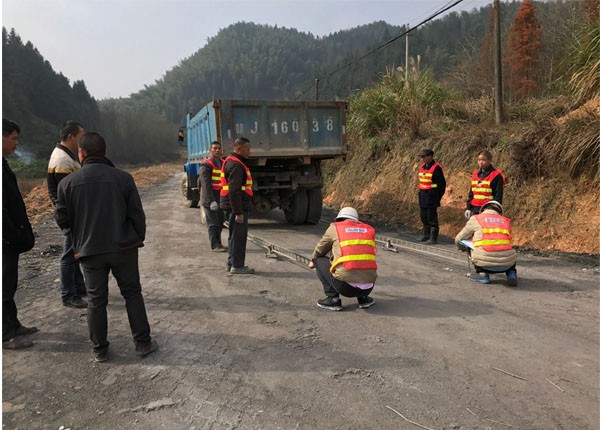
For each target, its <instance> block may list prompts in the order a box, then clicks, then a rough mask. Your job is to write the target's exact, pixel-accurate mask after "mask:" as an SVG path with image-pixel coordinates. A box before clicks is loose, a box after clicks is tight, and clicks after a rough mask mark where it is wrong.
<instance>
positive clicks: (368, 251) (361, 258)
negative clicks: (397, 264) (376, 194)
mask: <svg viewBox="0 0 600 430" xmlns="http://www.w3.org/2000/svg"><path fill="white" fill-rule="evenodd" d="M334 225H335V230H336V232H337V237H338V242H339V244H340V249H341V251H342V255H341V257H339V258H337V259H336V260H335V261H334V262H333V263H332V264H331V268H330V269H329V271H330V272H333V271H334V269H335V268H336V267H337V266H338V265H340V264H342V265H343V266H344V269H346V270H368V269H377V263H376V262H375V254H377V248H376V247H375V229H374V228H373V227H371V226H370V225H368V224H365V223H362V222H356V221H352V220H344V221H340V222H336V223H335V224H334Z"/></svg>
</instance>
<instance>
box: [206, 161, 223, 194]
mask: <svg viewBox="0 0 600 430" xmlns="http://www.w3.org/2000/svg"><path fill="white" fill-rule="evenodd" d="M202 162H203V163H206V164H208V165H210V167H212V174H211V177H210V180H211V185H212V189H213V190H217V191H218V190H220V189H221V168H220V167H217V165H216V164H215V163H214V162H213V161H212V159H211V158H210V157H207V158H205V159H204V160H202ZM221 165H223V160H221Z"/></svg>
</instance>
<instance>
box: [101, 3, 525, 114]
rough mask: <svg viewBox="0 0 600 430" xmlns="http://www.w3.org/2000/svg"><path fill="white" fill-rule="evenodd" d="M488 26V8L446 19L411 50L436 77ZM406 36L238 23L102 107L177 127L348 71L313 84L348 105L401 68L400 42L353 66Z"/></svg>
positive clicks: (383, 27) (296, 92) (307, 92)
mask: <svg viewBox="0 0 600 430" xmlns="http://www.w3.org/2000/svg"><path fill="white" fill-rule="evenodd" d="M515 8H516V5H507V7H506V14H507V15H510V14H514V11H513V9H515ZM488 20H489V8H482V9H480V10H474V11H473V12H470V13H468V12H463V13H461V14H457V13H451V14H449V15H448V16H446V17H444V18H441V19H439V20H435V21H432V22H431V23H429V24H427V25H425V26H423V27H422V28H420V29H418V30H417V31H416V32H415V36H414V37H411V48H410V49H409V51H410V53H414V55H415V57H416V55H417V54H418V55H420V57H421V58H422V66H423V67H428V68H431V69H432V70H433V71H434V73H435V74H436V75H438V76H442V75H444V74H445V73H447V72H448V71H449V70H451V69H452V68H453V67H455V66H456V65H457V64H458V63H459V62H460V61H461V60H462V59H463V58H464V55H463V53H464V51H465V49H467V47H473V46H478V47H479V46H480V45H481V40H482V39H483V38H484V36H485V33H486V31H487V24H488ZM404 30H405V28H404V27H399V26H393V25H390V24H387V23H385V22H374V23H371V24H368V25H364V26H360V27H356V28H352V29H349V30H344V31H339V32H336V33H332V34H330V35H328V36H325V37H315V36H313V35H312V34H309V33H302V32H299V31H297V30H295V29H288V28H282V27H273V26H268V25H258V24H254V23H245V22H241V23H237V24H233V25H231V26H229V27H227V28H225V29H222V30H221V31H220V32H219V33H218V34H217V35H216V36H214V37H212V38H210V39H209V40H208V42H207V43H206V45H205V46H204V47H203V48H201V49H199V50H198V51H197V52H196V53H194V54H193V55H192V56H190V57H189V58H186V59H184V60H182V61H181V62H180V63H179V64H178V65H177V66H175V67H174V68H173V69H171V70H170V71H168V72H167V73H166V74H165V75H164V76H163V77H162V78H161V79H160V80H158V81H157V82H156V83H155V84H154V85H151V86H147V87H146V88H145V89H144V90H142V91H140V92H138V93H136V94H133V95H132V96H131V97H130V98H122V99H117V100H110V101H105V102H104V103H106V104H108V105H111V106H113V107H116V108H117V110H121V109H123V108H126V107H128V106H129V107H135V108H138V109H139V108H143V109H148V110H152V111H156V112H160V113H164V114H165V115H166V116H167V117H168V118H169V119H170V120H172V121H174V122H179V121H182V118H183V116H184V115H185V113H186V112H188V111H192V112H195V111H196V110H197V109H198V108H199V107H201V106H203V105H204V104H205V103H207V102H208V101H209V100H211V99H212V98H213V97H215V98H241V99H284V100H285V99H287V100H293V99H296V98H303V99H306V98H312V97H314V89H313V88H309V87H310V85H311V83H312V82H313V81H314V79H315V78H317V77H323V76H325V75H327V74H328V73H329V72H330V71H332V70H335V69H338V68H340V67H341V66H343V65H346V64H351V66H349V67H346V68H343V70H341V71H340V72H338V73H334V74H333V75H331V76H329V77H327V79H325V80H323V81H321V82H320V83H319V95H320V98H322V99H326V98H329V99H331V98H346V97H347V96H348V95H349V94H350V93H351V92H352V91H356V90H357V89H361V88H364V87H365V86H367V85H369V84H370V83H372V82H373V81H376V80H378V79H379V78H380V77H381V75H382V74H383V73H384V72H385V67H386V66H400V65H402V64H404V59H405V43H404V39H400V40H397V41H396V42H394V43H392V44H390V45H389V46H388V47H386V48H385V49H381V50H379V51H377V52H376V53H375V54H374V55H370V56H368V57H367V58H365V59H364V60H362V61H356V60H357V59H358V58H359V57H361V56H362V55H364V54H365V53H367V52H369V51H370V50H372V49H373V48H375V47H377V46H379V45H380V44H382V43H383V42H386V41H389V40H390V39H392V38H393V37H395V36H397V35H399V34H401V33H402V32H403V31H404Z"/></svg>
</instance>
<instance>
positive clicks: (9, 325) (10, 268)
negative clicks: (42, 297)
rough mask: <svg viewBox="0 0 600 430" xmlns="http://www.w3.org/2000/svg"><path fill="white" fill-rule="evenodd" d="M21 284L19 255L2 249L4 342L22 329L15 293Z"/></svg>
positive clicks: (5, 247) (7, 249) (6, 248)
mask: <svg viewBox="0 0 600 430" xmlns="http://www.w3.org/2000/svg"><path fill="white" fill-rule="evenodd" d="M18 282H19V253H18V252H16V251H14V250H13V249H11V248H9V247H7V246H3V247H2V342H4V341H6V340H10V339H12V338H13V337H15V334H16V333H15V332H16V330H17V329H18V328H19V327H21V323H20V322H19V319H18V318H17V304H16V303H15V293H16V292H17V283H18Z"/></svg>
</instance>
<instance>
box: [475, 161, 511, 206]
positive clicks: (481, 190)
mask: <svg viewBox="0 0 600 430" xmlns="http://www.w3.org/2000/svg"><path fill="white" fill-rule="evenodd" d="M478 172H479V169H477V170H475V171H474V172H473V176H471V191H472V192H473V198H472V199H471V206H479V207H481V206H483V205H484V204H486V203H487V202H489V201H490V200H492V198H493V193H492V181H493V180H494V179H495V178H496V176H498V175H502V182H503V183H505V182H506V179H505V178H504V173H502V171H500V170H498V169H494V170H492V172H491V173H490V174H489V175H487V176H486V177H485V178H483V179H480V178H479V176H477V173H478Z"/></svg>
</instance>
